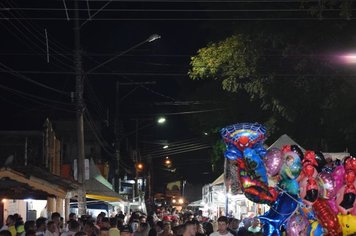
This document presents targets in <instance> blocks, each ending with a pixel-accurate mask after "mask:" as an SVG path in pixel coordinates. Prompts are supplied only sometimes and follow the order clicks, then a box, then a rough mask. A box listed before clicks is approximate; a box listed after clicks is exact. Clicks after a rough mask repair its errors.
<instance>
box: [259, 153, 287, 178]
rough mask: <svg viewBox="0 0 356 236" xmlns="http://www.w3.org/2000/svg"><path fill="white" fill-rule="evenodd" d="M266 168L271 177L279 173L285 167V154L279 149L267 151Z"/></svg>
mask: <svg viewBox="0 0 356 236" xmlns="http://www.w3.org/2000/svg"><path fill="white" fill-rule="evenodd" d="M263 161H264V163H265V167H266V170H267V174H268V175H269V176H275V175H277V174H278V173H279V171H280V170H281V168H282V165H283V154H282V152H281V150H279V149H278V148H271V149H269V150H268V151H267V153H266V156H265V158H264V160H263Z"/></svg>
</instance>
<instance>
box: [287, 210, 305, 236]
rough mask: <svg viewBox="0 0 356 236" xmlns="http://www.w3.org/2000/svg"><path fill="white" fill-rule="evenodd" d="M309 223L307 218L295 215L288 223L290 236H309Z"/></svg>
mask: <svg viewBox="0 0 356 236" xmlns="http://www.w3.org/2000/svg"><path fill="white" fill-rule="evenodd" d="M308 225H309V221H308V219H307V218H305V216H303V215H300V214H294V215H293V216H292V217H291V218H289V220H288V222H287V235H288V236H307V229H308Z"/></svg>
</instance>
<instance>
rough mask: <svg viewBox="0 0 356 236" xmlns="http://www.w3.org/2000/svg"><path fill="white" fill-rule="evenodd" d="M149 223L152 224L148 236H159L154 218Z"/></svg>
mask: <svg viewBox="0 0 356 236" xmlns="http://www.w3.org/2000/svg"><path fill="white" fill-rule="evenodd" d="M148 222H149V224H150V231H149V232H148V236H157V225H156V224H155V222H154V220H153V218H152V220H149V221H148ZM157 223H158V222H157ZM162 227H163V226H162Z"/></svg>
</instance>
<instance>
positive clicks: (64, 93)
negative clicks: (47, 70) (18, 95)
mask: <svg viewBox="0 0 356 236" xmlns="http://www.w3.org/2000/svg"><path fill="white" fill-rule="evenodd" d="M0 65H1V66H3V67H5V68H6V69H7V70H3V69H1V68H0V70H1V71H3V72H8V73H10V74H12V75H14V76H16V77H17V78H20V79H23V80H25V81H27V82H30V83H32V84H35V85H38V86H40V87H42V88H45V89H48V90H51V91H54V92H56V93H60V94H62V95H67V96H69V93H68V92H64V91H62V90H59V89H56V88H52V87H50V86H48V85H46V84H43V83H40V82H38V81H35V80H33V79H31V78H28V77H27V76H25V75H23V74H21V73H19V72H18V71H15V70H13V69H12V68H10V67H9V66H7V65H5V64H3V63H1V62H0Z"/></svg>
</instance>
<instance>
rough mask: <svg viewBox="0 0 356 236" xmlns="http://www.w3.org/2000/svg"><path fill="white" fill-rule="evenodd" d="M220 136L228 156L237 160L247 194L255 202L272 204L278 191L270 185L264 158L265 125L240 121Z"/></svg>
mask: <svg viewBox="0 0 356 236" xmlns="http://www.w3.org/2000/svg"><path fill="white" fill-rule="evenodd" d="M220 133H221V136H222V138H223V140H224V142H225V144H226V145H227V150H226V152H225V157H226V158H228V159H229V160H236V165H237V167H238V178H239V181H240V183H241V189H242V191H243V192H244V194H245V196H246V197H247V198H248V199H250V200H251V201H253V202H256V203H267V204H271V203H272V202H274V201H275V199H276V197H277V195H278V193H277V192H276V191H275V190H274V188H271V187H269V186H268V178H267V172H266V168H265V166H264V163H263V157H264V155H265V154H266V149H265V148H264V147H263V141H264V139H265V135H266V129H265V127H264V126H262V125H260V124H258V123H241V124H235V125H231V126H227V127H225V128H223V129H222V130H221V131H220Z"/></svg>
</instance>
